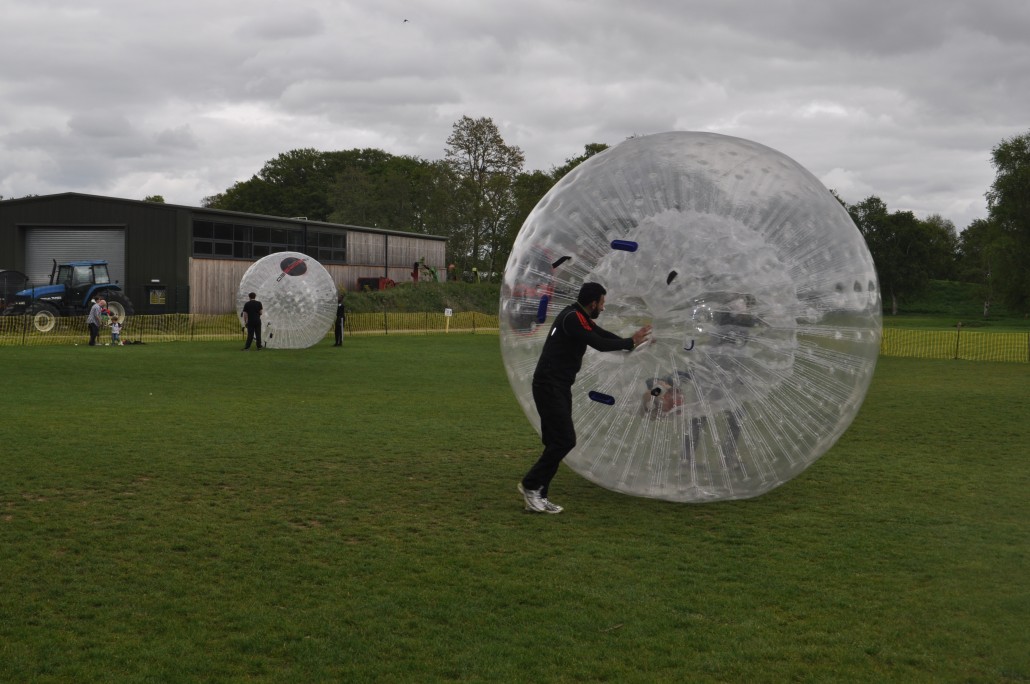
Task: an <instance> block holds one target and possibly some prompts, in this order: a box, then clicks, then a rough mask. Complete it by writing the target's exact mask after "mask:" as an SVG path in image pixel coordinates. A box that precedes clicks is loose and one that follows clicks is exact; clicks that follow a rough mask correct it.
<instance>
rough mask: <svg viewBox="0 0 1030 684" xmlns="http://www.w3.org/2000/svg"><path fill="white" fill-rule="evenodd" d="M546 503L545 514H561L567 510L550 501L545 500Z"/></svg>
mask: <svg viewBox="0 0 1030 684" xmlns="http://www.w3.org/2000/svg"><path fill="white" fill-rule="evenodd" d="M543 502H544V513H561V512H562V511H564V510H565V509H564V508H562V507H561V506H559V505H558V504H556V503H554V502H553V501H551V500H550V499H543Z"/></svg>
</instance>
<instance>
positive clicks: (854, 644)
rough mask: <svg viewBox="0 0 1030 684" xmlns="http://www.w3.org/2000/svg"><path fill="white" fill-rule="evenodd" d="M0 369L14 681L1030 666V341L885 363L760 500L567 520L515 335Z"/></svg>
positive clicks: (940, 670) (977, 675) (921, 678)
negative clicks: (542, 512)
mask: <svg viewBox="0 0 1030 684" xmlns="http://www.w3.org/2000/svg"><path fill="white" fill-rule="evenodd" d="M0 367H2V369H3V378H4V394H3V399H2V400H0V402H2V408H3V411H2V413H0V415H2V416H3V418H2V419H0V438H2V442H0V443H2V445H3V447H2V448H3V456H2V465H3V467H2V468H0V681H5V682H6V681H11V682H84V681H118V682H150V681H162V682H178V681H291V682H294V681H295V682H302V681H303V682H308V681H346V682H371V681H379V682H436V681H476V682H486V681H490V682H494V681H496V682H522V681H539V682H594V681H607V682H685V681H700V682H706V681H711V682H717V681H718V682H743V681H747V682H782V681H820V682H821V681H840V682H883V681H904V682H1026V681H1030V648H1028V644H1030V582H1028V578H1030V496H1028V494H1027V493H1028V491H1030V461H1028V454H1030V420H1028V416H1030V393H1028V391H1027V387H1028V384H1030V365H1026V364H989V363H969V362H961V361H929V360H913V359H901V358H882V359H881V360H880V363H879V365H878V367H877V371H876V377H875V379H874V381H873V384H872V386H871V389H870V392H869V396H868V398H867V401H866V403H865V405H864V406H863V409H862V411H861V413H860V414H859V416H858V418H857V419H856V421H855V422H854V424H853V425H852V428H851V429H850V430H849V431H848V432H847V433H846V434H845V435H844V437H843V438H842V439H841V440H840V442H839V443H838V444H837V445H836V446H835V447H834V448H833V449H832V450H831V451H830V452H829V453H827V454H826V455H825V456H824V457H823V458H822V459H820V460H819V461H818V462H816V463H815V464H814V465H813V466H812V467H810V468H809V469H808V470H806V471H805V472H804V473H803V474H802V475H801V476H799V477H798V478H796V479H795V480H793V481H791V482H789V483H787V484H786V485H784V486H782V487H780V488H778V489H776V490H774V491H773V492H771V493H769V494H767V495H765V496H763V497H760V498H757V499H753V500H749V501H739V502H730V503H720V504H707V505H694V506H692V505H683V504H670V503H666V502H661V501H653V500H647V499H639V498H632V497H627V496H623V495H619V494H615V493H612V492H609V491H607V490H604V489H601V488H598V487H596V486H594V485H592V484H590V483H588V482H586V481H585V480H583V479H582V478H580V477H579V476H577V475H575V474H574V473H572V472H571V471H570V470H568V469H563V470H562V471H561V472H560V473H559V475H558V478H557V479H556V481H555V483H554V486H553V487H552V496H553V498H554V499H555V500H556V501H558V502H559V503H561V504H563V505H565V506H566V512H565V513H564V514H562V515H560V516H539V515H536V516H535V515H530V514H525V513H523V512H522V511H521V501H520V500H519V498H518V495H517V494H516V492H515V483H516V482H517V480H518V478H519V477H520V475H521V474H522V472H523V471H524V470H525V469H526V468H527V467H528V465H529V464H530V463H531V462H532V460H533V459H535V457H536V455H537V453H538V442H537V437H536V435H535V434H534V433H533V432H532V430H531V428H530V427H529V424H528V422H527V421H526V419H525V417H524V416H523V415H522V414H521V411H520V409H519V408H518V406H517V404H516V402H515V400H514V398H513V397H512V395H511V392H510V389H509V387H508V383H507V380H506V378H505V373H504V369H503V367H502V364H501V360H500V354H499V351H498V343H497V338H496V336H493V337H491V336H485V335H477V336H471V335H466V336H453V335H452V336H446V337H444V336H428V337H401V336H394V337H385V338H384V337H359V338H353V339H347V340H346V342H345V344H344V347H343V348H341V349H335V348H333V347H331V346H330V345H329V343H328V342H327V343H324V344H321V345H319V346H317V347H314V348H312V349H309V350H304V351H292V352H291V351H276V350H267V351H262V352H250V353H248V354H241V353H240V351H239V345H238V344H236V343H217V342H209V343H199V342H194V343H189V344H186V343H163V344H150V345H137V346H133V347H123V348H108V347H104V348H92V349H91V348H86V347H71V346H53V347H12V348H4V349H0Z"/></svg>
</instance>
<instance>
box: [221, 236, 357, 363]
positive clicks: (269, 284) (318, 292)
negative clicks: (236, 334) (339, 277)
mask: <svg viewBox="0 0 1030 684" xmlns="http://www.w3.org/2000/svg"><path fill="white" fill-rule="evenodd" d="M251 292H253V293H254V294H256V295H257V299H258V301H260V302H261V304H262V307H263V308H264V314H263V315H262V316H261V344H262V345H263V346H266V347H269V348H271V349H305V348H307V347H310V346H312V345H314V344H316V343H317V342H318V341H319V340H321V339H322V338H323V337H325V334H326V332H328V331H329V329H330V328H331V327H332V325H333V323H334V322H335V318H336V296H337V292H336V284H335V283H334V282H333V277H332V276H331V275H329V272H328V271H327V270H325V267H324V266H322V264H320V263H318V262H317V261H316V260H314V259H312V258H311V257H309V256H307V255H306V254H301V253H300V252H276V253H275V254H269V255H268V256H266V257H262V258H261V259H259V260H257V261H255V262H254V263H253V264H251V266H250V268H248V269H247V271H246V273H244V274H243V278H241V279H240V287H239V290H238V291H237V292H236V313H237V315H241V312H242V311H243V305H244V304H245V303H246V302H247V299H248V298H249V295H250V293H251Z"/></svg>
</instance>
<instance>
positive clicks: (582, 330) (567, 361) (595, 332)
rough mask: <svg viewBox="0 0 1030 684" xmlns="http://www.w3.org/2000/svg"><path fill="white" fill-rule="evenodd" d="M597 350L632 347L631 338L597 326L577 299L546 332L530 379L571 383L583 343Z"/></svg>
mask: <svg viewBox="0 0 1030 684" xmlns="http://www.w3.org/2000/svg"><path fill="white" fill-rule="evenodd" d="M588 345H589V346H590V347H593V348H594V349H596V350H597V351H603V352H605V351H617V350H620V349H625V350H626V351H631V350H632V349H633V339H632V338H629V337H619V336H618V335H616V334H614V333H610V332H608V331H607V330H605V329H604V328H602V327H600V326H599V325H597V323H595V322H594V321H593V320H591V318H590V315H589V314H587V312H586V310H585V309H584V308H583V307H582V306H580V305H579V304H578V303H576V304H572V305H570V306H567V307H565V308H564V309H562V310H561V313H559V314H558V317H557V318H555V319H554V325H552V326H551V331H550V332H549V333H547V340H546V341H545V342H544V350H543V351H542V352H540V360H539V361H537V364H536V371H535V372H534V373H533V382H536V383H553V384H559V385H570V386H571V385H572V383H574V382H575V381H576V374H577V373H579V369H580V367H581V366H582V365H583V354H585V353H586V350H587V346H588Z"/></svg>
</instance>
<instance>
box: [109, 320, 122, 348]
mask: <svg viewBox="0 0 1030 684" xmlns="http://www.w3.org/2000/svg"><path fill="white" fill-rule="evenodd" d="M121 343H122V322H121V321H119V320H118V317H117V316H111V344H114V345H120V344H121Z"/></svg>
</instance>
